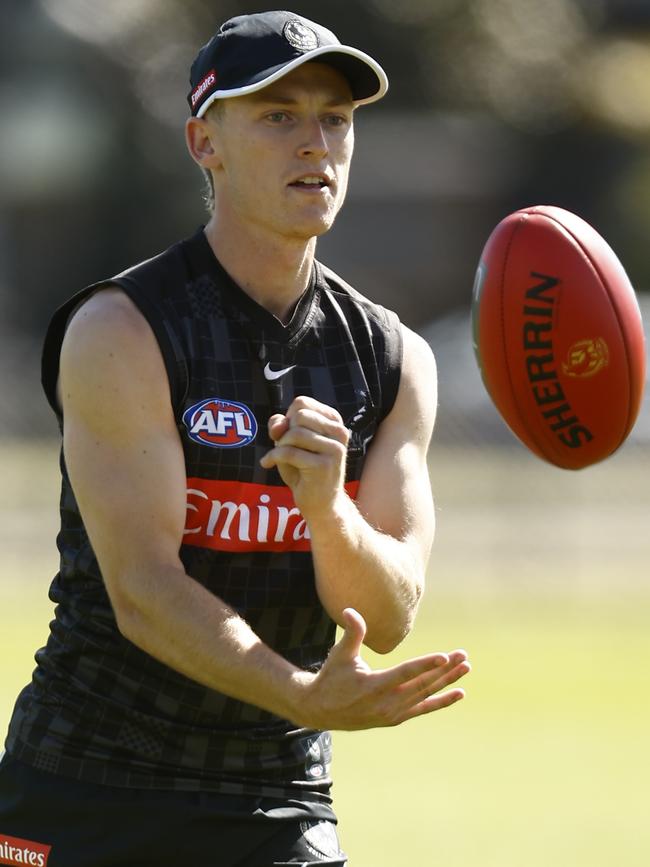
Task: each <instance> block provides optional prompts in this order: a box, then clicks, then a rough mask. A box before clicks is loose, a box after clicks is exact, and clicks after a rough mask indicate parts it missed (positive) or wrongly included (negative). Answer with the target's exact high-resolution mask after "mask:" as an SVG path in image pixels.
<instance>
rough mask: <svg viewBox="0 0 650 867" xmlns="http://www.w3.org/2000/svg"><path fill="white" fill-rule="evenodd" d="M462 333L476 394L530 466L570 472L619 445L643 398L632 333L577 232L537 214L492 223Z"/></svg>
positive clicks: (592, 233) (630, 308) (565, 215)
mask: <svg viewBox="0 0 650 867" xmlns="http://www.w3.org/2000/svg"><path fill="white" fill-rule="evenodd" d="M472 326H473V336H474V350H475V352H476V357H477V359H478V363H479V366H480V368H481V374H482V376H483V382H484V383H485V387H486V388H487V390H488V393H489V395H490V397H491V398H492V400H493V401H494V404H495V405H496V407H497V409H498V410H499V412H500V413H501V415H502V416H503V418H504V419H505V421H506V422H507V424H508V425H509V427H510V428H511V429H512V431H513V432H514V433H515V434H516V435H517V436H518V437H519V439H520V440H522V442H523V443H525V445H527V446H528V448H529V449H531V451H533V452H534V453H535V454H536V455H539V457H541V458H544V459H545V460H547V461H550V462H551V463H552V464H555V465H556V466H558V467H563V468H565V469H570V470H578V469H581V468H582V467H587V466H589V465H590V464H593V463H596V462H597V461H601V460H603V458H606V457H608V455H611V454H612V452H614V451H615V450H616V449H617V448H618V447H619V446H620V445H621V444H622V443H623V442H624V440H625V438H626V437H627V435H628V434H629V433H630V430H631V429H632V426H633V425H634V422H635V420H636V417H637V414H638V412H639V407H640V405H641V399H642V395H643V388H644V382H645V341H644V335H643V324H642V322H641V313H640V311H639V305H638V303H637V300H636V296H635V294H634V289H633V288H632V285H631V283H630V281H629V279H628V277H627V274H626V273H625V271H624V269H623V266H622V265H621V263H620V262H619V260H618V258H617V257H616V254H615V253H614V251H613V250H612V249H611V247H610V246H609V245H608V244H607V243H606V241H604V240H603V238H601V236H600V235H599V234H598V232H596V230H595V229H593V228H592V227H591V226H590V225H589V224H588V223H586V222H585V221H584V220H582V219H581V218H580V217H577V216H576V215H575V214H572V213H570V212H569V211H565V210H563V209H562V208H555V207H551V206H547V205H538V206H536V207H531V208H524V209H522V210H520V211H516V212H515V213H514V214H510V216H508V217H506V218H505V219H504V220H502V221H501V222H500V223H499V225H498V226H497V227H496V228H495V229H494V231H493V232H492V234H491V235H490V237H489V238H488V241H487V243H486V245H485V248H484V249H483V254H482V256H481V261H480V264H479V267H478V270H477V272H476V280H475V283H474V296H473V304H472Z"/></svg>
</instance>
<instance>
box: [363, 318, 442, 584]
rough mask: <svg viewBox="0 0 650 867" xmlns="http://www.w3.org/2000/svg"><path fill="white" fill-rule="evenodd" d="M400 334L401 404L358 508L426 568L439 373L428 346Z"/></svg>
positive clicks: (374, 454)
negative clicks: (429, 462) (431, 448)
mask: <svg viewBox="0 0 650 867" xmlns="http://www.w3.org/2000/svg"><path fill="white" fill-rule="evenodd" d="M402 329H403V335H404V355H403V361H402V371H401V377H400V385H399V390H398V393H397V398H396V401H395V405H394V406H393V409H392V410H391V412H390V413H389V414H388V416H387V417H386V418H385V419H384V421H383V422H382V423H381V425H380V427H379V430H378V432H377V434H376V435H375V437H374V439H373V441H372V445H371V447H370V449H369V450H368V455H367V457H366V462H365V465H364V469H363V474H362V477H361V484H360V486H359V493H358V497H357V506H358V508H359V510H360V512H361V514H362V515H363V516H364V517H365V518H366V520H368V522H369V523H370V524H372V526H374V527H375V528H377V529H378V530H380V531H382V532H384V533H388V534H389V535H391V536H394V537H395V538H396V539H400V540H402V541H405V542H408V543H409V544H410V545H411V546H412V548H413V551H414V553H415V554H416V556H418V557H419V558H421V563H422V567H423V568H424V566H425V564H426V561H427V559H428V556H429V553H430V550H431V545H432V542H433V534H434V528H435V515H434V508H433V498H432V494H431V485H430V482H429V474H428V467H427V452H428V448H429V443H430V440H431V434H432V432H433V426H434V422H435V416H436V408H437V403H438V392H437V373H436V365H435V359H434V357H433V353H432V352H431V349H430V348H429V346H428V344H427V343H426V342H425V341H424V340H423V339H422V338H421V337H419V336H418V335H417V334H415V333H414V332H413V331H410V330H409V329H408V328H406V327H404V326H402Z"/></svg>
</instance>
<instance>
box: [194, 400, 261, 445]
mask: <svg viewBox="0 0 650 867" xmlns="http://www.w3.org/2000/svg"><path fill="white" fill-rule="evenodd" d="M183 424H184V425H185V427H186V428H187V432H188V435H189V437H190V439H192V440H194V442H196V443H200V444H201V445H204V446H212V447H213V448H218V449H233V448H241V446H247V445H248V444H249V443H252V442H253V440H254V439H255V437H256V436H257V421H256V419H255V416H254V415H253V413H252V412H251V410H250V409H249V408H248V407H247V406H246V405H245V404H243V403H237V402H236V401H234V400H224V399H222V398H220V397H208V398H206V399H205V400H201V401H199V402H198V403H195V404H193V406H191V407H189V409H186V410H185V412H184V413H183Z"/></svg>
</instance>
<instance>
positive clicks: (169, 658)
mask: <svg viewBox="0 0 650 867" xmlns="http://www.w3.org/2000/svg"><path fill="white" fill-rule="evenodd" d="M120 584H121V586H122V587H124V586H129V587H137V590H136V591H135V592H130V593H129V596H128V598H125V597H124V596H123V595H122V594H121V595H120V598H119V599H114V600H113V605H114V609H115V612H116V617H117V621H118V627H119V629H120V631H121V632H122V634H123V635H124V636H125V637H126V638H128V639H129V640H130V641H132V642H133V643H134V644H136V645H137V646H138V647H140V648H141V649H142V650H144V651H145V652H146V653H148V654H149V655H150V656H153V657H154V658H155V659H158V660H159V661H160V662H163V663H164V664H165V665H168V666H169V667H170V668H173V669H174V670H176V671H179V672H180V673H182V674H184V675H185V676H186V677H189V678H190V679H192V680H195V681H197V682H198V683H201V684H203V685H204V686H207V687H209V688H211V689H214V690H217V691H218V692H222V693H224V694H226V695H228V696H231V697H232V698H236V699H239V700H240V701H244V702H248V703H250V704H254V705H256V706H258V707H261V708H263V709H264V710H268V711H270V712H271V713H274V714H277V715H278V716H280V717H282V718H284V719H290V720H291V721H292V722H295V723H297V724H298V725H302V724H306V723H305V721H304V720H303V719H302V716H303V713H302V712H301V701H300V698H299V695H300V694H302V691H303V688H304V686H305V684H306V682H307V681H308V680H309V679H310V678H312V677H313V675H310V674H308V673H307V672H304V671H302V670H301V669H298V668H296V666H294V665H292V664H291V663H290V662H289V661H288V660H286V659H284V657H282V656H280V655H279V654H277V653H275V652H274V651H273V650H272V649H271V648H270V647H268V646H267V645H266V644H264V642H263V641H262V640H261V639H260V638H259V636H258V635H256V634H255V632H254V631H253V630H252V629H251V627H250V626H249V625H248V624H247V623H246V621H245V620H243V619H242V618H241V617H240V616H239V615H238V614H237V613H236V612H235V611H234V610H233V609H232V608H230V607H229V606H228V605H226V603H225V602H223V600H221V599H219V598H218V597H216V596H214V595H213V594H212V593H210V592H209V591H207V590H206V589H205V588H204V587H203V586H202V585H200V584H199V583H198V582H197V581H195V580H194V579H192V578H190V577H189V576H188V575H187V574H186V573H185V572H184V570H183V569H182V568H181V567H179V568H175V567H173V566H169V567H164V568H163V569H158V570H156V574H155V575H153V574H152V575H151V576H143V575H142V573H140V574H139V575H138V578H137V580H136V579H134V580H132V581H130V580H129V579H128V578H126V579H125V580H123V581H121V582H120ZM303 711H304V709H303Z"/></svg>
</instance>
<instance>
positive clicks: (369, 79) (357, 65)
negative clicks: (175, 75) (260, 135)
mask: <svg viewBox="0 0 650 867" xmlns="http://www.w3.org/2000/svg"><path fill="white" fill-rule="evenodd" d="M326 55H329V56H328V57H327V59H325V56H326ZM320 57H322V58H323V62H325V63H327V64H328V65H330V66H333V67H334V68H335V69H338V70H339V71H340V72H341V73H342V74H343V75H344V76H345V77H346V78H347V79H348V81H349V82H350V87H351V88H352V100H353V102H354V104H355V105H366V104H368V103H370V102H377V100H378V99H381V98H382V97H383V96H384V95H385V94H386V91H387V90H388V77H387V76H386V73H385V72H384V70H383V69H382V68H381V66H380V65H379V64H378V63H377V61H376V60H373V58H372V57H370V55H369V54H365V53H364V52H363V51H359V49H358V48H352V47H350V46H349V45H323V46H321V47H320V48H314V49H313V50H312V51H306V52H305V53H304V54H301V55H300V56H299V57H296V58H295V59H294V60H291V61H289V62H288V63H282V64H280V65H278V66H272V67H271V68H270V69H265V70H263V71H262V72H259V73H258V74H257V75H256V76H254V77H253V78H252V79H250V78H249V79H248V80H247V83H246V84H243V85H241V86H239V87H238V86H234V87H229V88H227V89H223V90H215V91H214V92H213V93H211V94H210V96H209V97H208V98H207V99H206V100H205V102H204V103H203V104H202V105H201V107H200V108H199V110H198V111H197V113H196V117H202V116H203V115H204V114H205V112H206V111H207V110H208V108H209V107H210V106H211V105H212V103H213V102H215V100H217V99H229V98H231V97H233V96H245V95H246V94H247V93H255V92H256V91H258V90H262V88H264V87H268V85H269V84H273V82H274V81H277V80H278V79H280V78H283V77H284V76H285V75H287V73H289V72H291V70H293V69H296V68H297V67H299V66H302V64H303V63H307V62H309V61H310V60H316V59H318V58H320Z"/></svg>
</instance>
